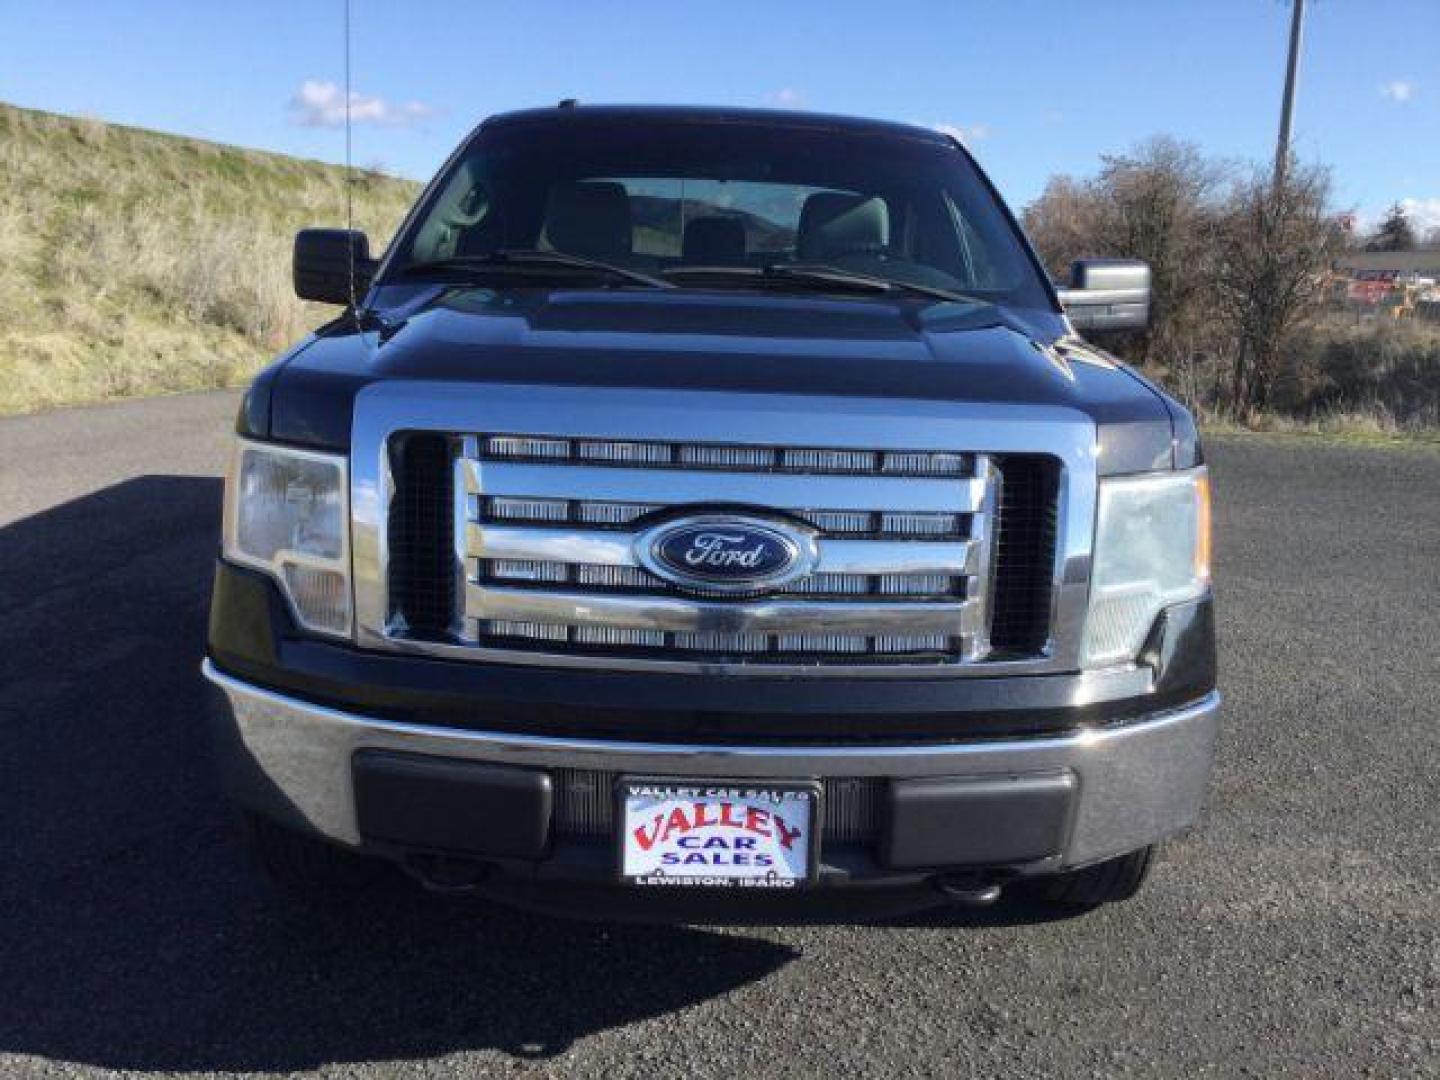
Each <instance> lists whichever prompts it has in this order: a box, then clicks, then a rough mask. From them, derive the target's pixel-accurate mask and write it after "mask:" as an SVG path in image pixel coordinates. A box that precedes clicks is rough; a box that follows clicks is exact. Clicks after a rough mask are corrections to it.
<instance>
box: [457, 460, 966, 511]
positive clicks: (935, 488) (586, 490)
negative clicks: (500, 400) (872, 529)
mask: <svg viewBox="0 0 1440 1080" xmlns="http://www.w3.org/2000/svg"><path fill="white" fill-rule="evenodd" d="M465 465H466V468H465V478H466V492H467V493H468V494H471V495H479V494H481V493H482V492H483V493H484V494H485V495H488V496H490V497H491V499H492V501H493V500H495V499H496V498H513V499H524V500H532V501H539V500H553V501H555V502H557V503H558V502H559V501H561V500H570V499H576V500H586V501H599V502H643V503H660V504H663V505H673V504H690V503H733V504H739V505H746V504H749V505H754V504H755V502H756V499H757V496H760V497H762V498H763V500H764V505H765V506H767V507H775V508H780V509H813V508H821V507H823V508H830V507H843V508H845V509H847V510H870V511H879V512H881V513H882V514H884V513H887V512H888V513H894V512H901V513H904V512H913V511H918V512H933V511H937V510H943V511H950V512H954V513H975V512H978V511H979V510H980V508H981V505H982V503H983V501H984V497H985V481H984V480H981V479H968V480H965V479H922V478H910V477H904V478H901V477H893V476H865V477H855V476H830V475H800V474H791V473H776V474H765V475H763V476H760V477H757V476H755V475H753V474H749V473H737V472H723V471H715V472H694V473H691V472H684V471H681V470H664V469H644V468H636V469H607V468H603V467H600V466H590V465H574V466H572V465H559V464H555V465H540V464H517V463H513V462H494V461H486V462H480V461H477V460H474V459H466V462H465Z"/></svg>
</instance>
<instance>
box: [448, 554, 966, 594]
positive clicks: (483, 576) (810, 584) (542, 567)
mask: <svg viewBox="0 0 1440 1080" xmlns="http://www.w3.org/2000/svg"><path fill="white" fill-rule="evenodd" d="M476 566H477V567H478V570H477V572H475V573H474V574H472V575H471V578H470V580H472V581H475V582H476V583H481V584H483V583H487V582H493V583H497V584H499V585H502V586H505V585H517V584H522V583H530V584H536V585H557V584H559V585H566V584H568V585H583V586H591V587H596V588H601V589H621V590H626V591H630V592H650V593H655V592H665V591H667V590H668V589H669V588H670V586H669V583H668V582H665V581H663V580H661V579H660V578H658V577H656V576H655V575H654V574H652V573H651V572H650V571H649V570H646V569H644V568H643V567H639V566H608V565H604V564H598V563H563V562H542V561H536V560H533V559H482V560H479V561H478V562H477V563H476ZM969 580H970V579H968V578H966V577H963V576H961V575H957V574H827V573H818V574H809V575H807V576H806V577H803V578H800V579H799V580H798V581H792V582H789V583H788V584H786V585H785V586H784V587H783V588H780V589H777V590H775V591H774V592H773V593H772V594H771V595H775V596H794V595H800V596H813V597H816V598H820V597H826V596H834V597H841V598H844V597H856V596H871V595H873V596H877V597H898V596H912V597H932V598H933V597H956V596H959V597H964V596H965V595H966V591H967V586H968V582H969ZM701 591H702V592H703V590H701Z"/></svg>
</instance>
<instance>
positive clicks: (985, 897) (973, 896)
mask: <svg viewBox="0 0 1440 1080" xmlns="http://www.w3.org/2000/svg"><path fill="white" fill-rule="evenodd" d="M934 882H935V888H937V889H939V890H940V892H941V893H942V894H943V895H944V896H945V899H947V900H949V901H950V902H951V903H952V904H954V905H956V906H957V907H967V908H979V907H989V906H990V905H991V904H993V903H994V902H995V901H996V900H998V899H999V898H1000V885H999V883H998V882H996V881H994V880H993V879H991V878H987V877H980V876H979V875H977V874H940V875H938V876H936V877H935V878H934Z"/></svg>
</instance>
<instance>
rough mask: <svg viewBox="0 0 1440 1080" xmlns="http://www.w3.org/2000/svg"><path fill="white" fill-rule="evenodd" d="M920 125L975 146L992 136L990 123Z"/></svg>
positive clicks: (963, 143)
mask: <svg viewBox="0 0 1440 1080" xmlns="http://www.w3.org/2000/svg"><path fill="white" fill-rule="evenodd" d="M920 126H921V127H928V128H933V129H934V130H936V131H938V132H940V134H941V135H949V136H950V137H951V138H952V139H958V140H959V141H960V144H961V145H962V146H974V145H975V144H976V143H977V142H980V141H981V140H982V139H988V138H989V137H990V125H989V124H922V125H920Z"/></svg>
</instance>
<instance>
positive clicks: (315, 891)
mask: <svg viewBox="0 0 1440 1080" xmlns="http://www.w3.org/2000/svg"><path fill="white" fill-rule="evenodd" d="M242 825H243V829H244V835H245V846H246V847H247V848H248V849H249V852H250V857H251V859H252V860H253V861H254V863H255V865H256V866H258V867H259V868H260V869H261V870H262V871H264V873H265V876H266V877H268V878H270V880H272V881H274V882H275V883H276V884H278V885H281V886H283V887H284V888H285V889H287V890H289V891H290V892H294V893H298V894H301V895H306V896H313V897H332V896H334V897H338V896H341V895H344V894H346V893H353V892H356V891H358V890H360V889H364V888H365V887H366V886H368V885H370V884H371V883H372V882H374V881H375V879H376V878H378V877H379V876H380V874H381V873H382V872H383V871H384V869H385V864H384V863H383V862H381V861H380V860H379V859H375V858H370V857H367V856H365V855H358V854H356V853H355V852H353V851H348V850H346V849H345V848H342V847H338V846H336V845H335V844H330V843H327V842H325V841H324V840H319V839H317V838H315V837H313V836H306V835H304V834H303V833H299V832H296V831H295V830H294V829H287V828H286V827H285V826H283V825H278V824H276V823H275V822H273V821H271V820H270V819H269V818H265V817H261V816H259V815H258V814H251V813H245V814H243V815H242Z"/></svg>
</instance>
